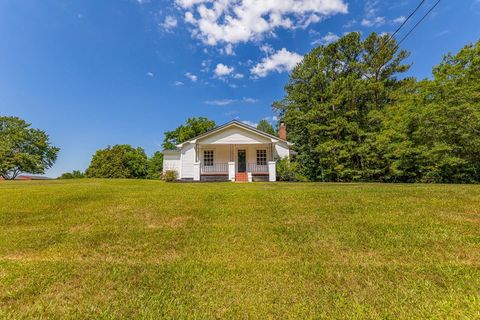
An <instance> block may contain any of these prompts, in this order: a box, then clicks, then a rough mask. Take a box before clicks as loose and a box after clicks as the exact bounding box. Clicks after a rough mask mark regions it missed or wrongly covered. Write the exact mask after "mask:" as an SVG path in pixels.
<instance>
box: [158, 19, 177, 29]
mask: <svg viewBox="0 0 480 320" xmlns="http://www.w3.org/2000/svg"><path fill="white" fill-rule="evenodd" d="M177 24H178V21H177V18H175V17H174V16H166V17H165V21H163V23H162V27H163V29H165V30H167V31H169V30H172V29H173V28H175V27H176V26H177Z"/></svg>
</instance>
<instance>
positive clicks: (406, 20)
mask: <svg viewBox="0 0 480 320" xmlns="http://www.w3.org/2000/svg"><path fill="white" fill-rule="evenodd" d="M425 1H426V0H422V1H420V3H419V4H418V5H417V7H416V8H415V10H413V11H412V13H410V15H409V16H408V17H407V18H406V19H405V20H404V21H403V22H402V24H401V25H400V27H398V28H397V30H395V32H394V33H392V34H391V35H390V37H389V38H388V40H387V43H388V42H390V40H392V39H393V37H395V35H396V34H397V33H398V32H399V31H400V30H401V29H402V28H403V26H404V25H405V24H406V23H407V22H408V20H410V18H411V17H413V15H414V14H415V13H417V11H418V9H420V7H421V6H422V5H423V4H424V3H425Z"/></svg>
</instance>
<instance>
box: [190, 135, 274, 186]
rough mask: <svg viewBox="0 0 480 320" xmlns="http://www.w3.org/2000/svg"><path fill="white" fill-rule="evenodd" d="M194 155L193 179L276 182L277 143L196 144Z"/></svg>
mask: <svg viewBox="0 0 480 320" xmlns="http://www.w3.org/2000/svg"><path fill="white" fill-rule="evenodd" d="M195 154H196V156H197V157H196V161H195V162H194V180H197V181H244V182H247V181H248V182H252V181H276V162H275V161H274V146H273V144H271V143H267V144H248V145H245V144H243V145H239V144H229V145H225V144H224V145H219V144H197V145H196V152H195ZM195 178H196V179H195Z"/></svg>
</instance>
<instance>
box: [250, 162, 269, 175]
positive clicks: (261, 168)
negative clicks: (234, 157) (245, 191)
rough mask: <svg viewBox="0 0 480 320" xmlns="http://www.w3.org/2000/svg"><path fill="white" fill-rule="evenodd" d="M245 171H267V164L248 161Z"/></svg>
mask: <svg viewBox="0 0 480 320" xmlns="http://www.w3.org/2000/svg"><path fill="white" fill-rule="evenodd" d="M247 171H248V172H252V173H268V165H267V164H256V163H249V164H248V166H247Z"/></svg>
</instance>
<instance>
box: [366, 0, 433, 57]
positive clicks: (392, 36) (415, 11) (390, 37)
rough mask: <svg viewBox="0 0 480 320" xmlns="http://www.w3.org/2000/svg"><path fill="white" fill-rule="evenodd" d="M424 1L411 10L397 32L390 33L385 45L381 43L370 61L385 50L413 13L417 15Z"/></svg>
mask: <svg viewBox="0 0 480 320" xmlns="http://www.w3.org/2000/svg"><path fill="white" fill-rule="evenodd" d="M425 1H426V0H422V1H420V3H419V4H418V5H417V7H416V8H415V10H413V11H412V12H411V13H410V14H409V15H408V17H407V18H406V19H405V21H403V22H402V24H401V25H400V26H399V27H398V28H397V30H395V32H394V33H392V34H391V35H390V36H389V37H388V39H387V41H385V43H383V44H382V45H381V46H380V48H378V50H377V51H376V52H375V54H374V55H373V57H372V59H371V60H372V61H373V60H374V59H375V58H376V57H377V55H378V54H379V53H380V52H381V51H383V49H385V46H387V45H388V44H389V43H390V41H392V39H394V37H395V35H396V34H397V33H398V32H399V31H400V30H401V29H402V28H403V27H404V26H405V25H406V24H407V22H408V21H409V20H410V19H411V18H412V17H413V16H414V15H415V13H417V11H418V10H419V9H420V7H421V6H422V5H423V4H424V3H425ZM397 49H398V46H397V47H396V48H395V50H397Z"/></svg>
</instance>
